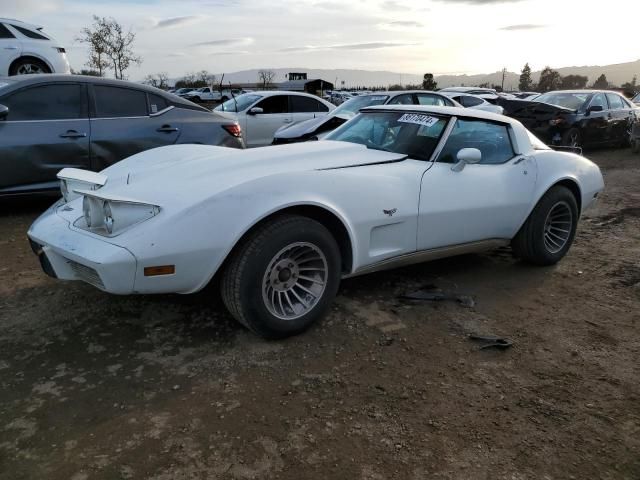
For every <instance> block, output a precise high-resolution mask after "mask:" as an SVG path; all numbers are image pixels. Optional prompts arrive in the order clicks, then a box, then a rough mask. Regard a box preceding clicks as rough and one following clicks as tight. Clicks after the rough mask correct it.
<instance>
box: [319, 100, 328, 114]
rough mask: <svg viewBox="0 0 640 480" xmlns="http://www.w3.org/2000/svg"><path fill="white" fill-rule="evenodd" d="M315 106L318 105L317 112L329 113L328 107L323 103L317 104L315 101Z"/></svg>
mask: <svg viewBox="0 0 640 480" xmlns="http://www.w3.org/2000/svg"><path fill="white" fill-rule="evenodd" d="M316 104H317V105H318V111H319V112H328V111H329V107H327V106H326V105H325V104H324V103H322V102H318V101H317V100H316Z"/></svg>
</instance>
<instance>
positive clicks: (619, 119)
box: [499, 90, 640, 147]
mask: <svg viewBox="0 0 640 480" xmlns="http://www.w3.org/2000/svg"><path fill="white" fill-rule="evenodd" d="M499 103H500V105H502V107H504V110H505V115H508V116H510V117H513V118H516V119H518V120H520V121H521V122H522V123H523V124H524V125H525V126H526V127H527V128H528V129H529V130H531V132H533V133H534V134H535V135H537V136H538V137H539V138H540V139H541V140H543V141H544V142H546V143H547V144H549V145H558V146H568V147H592V146H598V145H621V146H622V145H628V144H629V133H630V131H631V126H632V125H633V124H634V123H635V122H636V121H638V119H639V118H640V109H638V108H637V107H636V106H635V105H634V104H633V103H631V102H630V101H629V100H627V99H626V98H624V97H623V96H622V95H620V94H619V93H617V92H610V91H601V90H571V91H570V90H561V91H555V92H548V93H543V94H542V95H540V96H538V97H536V98H535V99H534V100H532V101H526V100H507V99H503V100H501V101H500V102H499Z"/></svg>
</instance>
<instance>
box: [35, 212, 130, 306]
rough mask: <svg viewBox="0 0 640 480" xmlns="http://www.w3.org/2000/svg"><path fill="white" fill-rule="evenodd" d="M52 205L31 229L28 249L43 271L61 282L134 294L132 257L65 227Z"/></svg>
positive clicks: (64, 221)
mask: <svg viewBox="0 0 640 480" xmlns="http://www.w3.org/2000/svg"><path fill="white" fill-rule="evenodd" d="M58 208H62V207H61V206H60V205H58V204H56V205H54V206H53V207H51V208H50V209H49V210H47V212H45V213H44V214H43V215H42V216H41V217H40V218H38V220H36V222H35V223H34V224H33V225H32V226H31V228H30V229H29V232H28V236H29V240H30V242H31V247H32V249H33V250H34V252H35V253H36V254H37V255H38V257H39V259H40V264H41V265H42V268H43V270H44V271H45V273H47V274H48V275H50V276H54V277H56V278H59V279H61V280H81V281H84V282H86V283H90V284H91V285H93V286H95V287H97V288H99V289H100V290H104V291H107V292H110V293H116V294H129V293H133V292H134V284H135V277H136V270H137V261H136V258H135V257H134V256H133V255H132V254H131V252H129V251H128V250H127V249H125V248H122V247H119V246H117V245H113V244H111V243H107V242H105V241H102V240H100V239H97V238H93V237H91V236H88V235H83V234H81V233H79V232H75V231H73V230H71V229H70V228H69V222H68V221H67V220H66V219H64V218H63V217H61V216H59V215H58V214H57V212H56V211H57V209H58Z"/></svg>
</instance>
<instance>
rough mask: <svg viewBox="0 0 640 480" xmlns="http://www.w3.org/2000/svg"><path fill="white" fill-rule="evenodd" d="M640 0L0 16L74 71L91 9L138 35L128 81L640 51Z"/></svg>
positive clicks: (236, 2) (391, 2)
mask: <svg viewBox="0 0 640 480" xmlns="http://www.w3.org/2000/svg"><path fill="white" fill-rule="evenodd" d="M636 2H637V0H612V1H609V2H607V3H606V4H603V3H602V2H596V1H595V0H422V1H420V0H348V1H337V0H173V1H168V0H128V1H127V0H0V16H3V17H4V16H6V17H10V18H17V19H19V20H22V21H25V22H29V23H35V24H38V25H41V26H44V31H45V32H47V33H48V34H49V35H51V36H52V37H54V38H56V39H57V40H59V41H60V42H61V43H62V44H63V45H64V46H65V47H66V49H67V52H68V56H69V61H70V62H71V66H72V68H74V69H76V70H80V69H82V68H86V67H85V65H84V64H85V63H86V60H87V50H86V47H85V46H84V45H82V44H79V43H78V42H77V41H76V40H75V38H76V37H77V36H78V34H79V32H80V30H81V29H82V28H83V27H85V26H89V25H90V24H91V23H92V15H99V16H110V17H114V18H115V19H116V20H118V21H119V22H120V23H121V24H123V25H124V26H126V27H130V28H131V29H133V31H135V32H136V35H137V37H136V41H135V44H134V46H135V51H136V53H138V54H139V55H141V56H142V58H143V63H142V64H141V65H140V66H139V67H134V68H132V69H131V70H130V71H129V72H128V76H129V78H130V79H132V80H139V79H142V78H143V77H144V76H145V75H147V74H151V73H157V72H166V73H168V74H169V75H170V77H172V78H177V77H180V76H182V75H183V74H185V73H187V72H191V71H198V70H202V69H206V70H208V71H210V72H212V73H221V72H234V71H238V70H245V69H252V68H281V67H301V68H323V69H325V68H347V69H362V70H388V71H393V72H401V73H415V74H422V73H424V72H433V73H434V74H436V75H438V74H459V73H460V74H461V73H467V74H474V73H491V72H495V71H498V70H501V69H502V68H505V67H506V68H507V69H508V70H510V71H520V70H521V69H522V66H523V65H524V63H525V62H528V63H529V64H530V65H531V67H532V68H533V70H539V69H542V68H544V67H545V66H546V65H550V66H552V67H555V68H559V67H565V66H576V65H605V64H612V63H622V62H628V61H634V60H637V59H638V58H640V41H639V40H638V28H637V26H636V25H634V24H629V23H628V20H626V18H625V12H634V13H633V16H634V17H635V16H636V14H637V12H636V10H637V9H636V8H635V7H636Z"/></svg>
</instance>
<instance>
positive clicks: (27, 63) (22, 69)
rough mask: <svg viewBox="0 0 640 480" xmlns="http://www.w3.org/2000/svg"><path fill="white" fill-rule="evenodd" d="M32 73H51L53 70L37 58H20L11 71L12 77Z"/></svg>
mask: <svg viewBox="0 0 640 480" xmlns="http://www.w3.org/2000/svg"><path fill="white" fill-rule="evenodd" d="M30 73H51V69H50V68H49V67H48V66H47V64H46V63H44V62H43V61H41V60H38V59H37V58H20V59H18V61H16V62H15V63H14V64H13V65H11V69H10V71H9V75H10V76H14V75H27V74H30Z"/></svg>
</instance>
